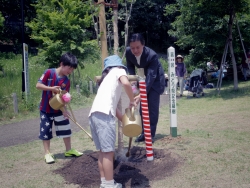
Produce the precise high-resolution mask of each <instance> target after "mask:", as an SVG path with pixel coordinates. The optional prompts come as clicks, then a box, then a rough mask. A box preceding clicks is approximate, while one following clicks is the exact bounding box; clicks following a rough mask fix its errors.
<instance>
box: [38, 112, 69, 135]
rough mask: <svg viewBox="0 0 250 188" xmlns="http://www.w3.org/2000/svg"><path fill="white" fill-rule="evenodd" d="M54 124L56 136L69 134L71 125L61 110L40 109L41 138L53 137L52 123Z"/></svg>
mask: <svg viewBox="0 0 250 188" xmlns="http://www.w3.org/2000/svg"><path fill="white" fill-rule="evenodd" d="M53 122H54V124H55V131H56V136H57V137H59V138H66V137H70V136H71V126H70V123H69V120H68V119H66V118H65V117H64V116H63V114H62V112H61V111H60V112H58V113H46V112H42V111H40V135H39V138H40V139H41V140H50V139H52V138H53V135H52V125H53Z"/></svg>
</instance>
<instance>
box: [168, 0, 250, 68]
mask: <svg viewBox="0 0 250 188" xmlns="http://www.w3.org/2000/svg"><path fill="white" fill-rule="evenodd" d="M231 13H232V15H233V16H234V15H235V16H236V19H237V20H238V22H239V28H240V31H241V34H242V36H243V38H244V43H245V46H246V48H249V47H250V43H249V42H248V41H249V39H250V33H249V27H248V23H249V21H250V20H249V16H248V15H249V13H250V12H249V2H248V1H247V0H241V1H233V0H230V1H227V0H219V1H213V0H212V1H211V0H201V1H200V0H199V1H198V0H176V3H175V4H172V5H171V6H167V7H166V15H172V14H175V15H176V14H177V16H176V20H175V21H174V22H172V24H171V26H172V29H171V30H169V31H168V33H169V34H170V35H171V36H173V37H176V38H177V41H176V44H177V45H178V46H179V47H180V48H182V49H185V50H186V52H187V53H188V54H189V55H190V58H189V59H190V61H191V63H192V64H194V65H196V66H204V62H206V61H209V60H211V59H212V60H214V61H220V60H221V57H222V54H223V50H224V46H225V43H226V40H227V39H228V37H229V33H228V32H229V31H228V24H229V15H230V14H231ZM232 39H233V44H234V51H235V53H236V57H241V54H242V52H243V49H242V46H241V43H240V37H239V33H238V30H237V25H236V22H235V21H234V22H233V37H232Z"/></svg>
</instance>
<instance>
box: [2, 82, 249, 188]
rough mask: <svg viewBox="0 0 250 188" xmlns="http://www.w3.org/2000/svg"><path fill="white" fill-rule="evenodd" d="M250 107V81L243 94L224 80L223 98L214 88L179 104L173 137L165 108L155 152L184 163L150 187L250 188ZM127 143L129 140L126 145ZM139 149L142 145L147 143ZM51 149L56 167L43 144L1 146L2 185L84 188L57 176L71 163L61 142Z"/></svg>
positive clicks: (84, 145) (85, 145) (84, 147)
mask: <svg viewBox="0 0 250 188" xmlns="http://www.w3.org/2000/svg"><path fill="white" fill-rule="evenodd" d="M249 109H250V82H249V81H248V82H240V83H239V90H238V91H233V86H232V82H230V83H227V82H226V81H223V85H222V88H221V92H220V95H219V96H218V95H217V91H216V90H215V89H211V90H205V96H204V97H201V98H190V99H187V98H186V97H182V98H181V99H179V100H177V132H178V135H179V136H178V138H171V137H170V136H169V134H170V124H169V122H170V119H169V118H170V116H169V106H163V107H161V109H160V118H159V123H158V127H157V133H156V142H155V143H154V145H153V148H159V149H166V150H168V151H170V152H171V153H172V154H173V155H176V156H179V158H180V159H181V160H182V163H181V165H180V166H179V167H178V168H177V169H176V170H175V171H174V173H173V174H172V175H171V176H168V177H166V178H164V179H161V180H157V181H153V182H150V186H151V187H152V188H166V187H178V188H182V187H183V188H194V187H202V188H204V187H210V188H211V187H220V188H229V187H233V188H234V187H243V188H249V187H250V178H249V177H250V163H249V161H250V147H249V143H250V117H249ZM180 138H181V139H180ZM127 141H128V139H127V138H126V139H124V145H125V146H127V145H128V143H127ZM72 142H73V145H74V147H75V148H77V149H79V150H81V151H84V152H85V153H89V152H94V151H95V147H94V144H93V142H91V141H90V139H89V138H88V137H87V136H86V135H85V134H84V133H83V132H82V131H80V132H77V133H75V134H74V136H73V137H72ZM139 146H142V147H143V146H144V143H141V144H139ZM51 150H52V151H53V153H54V154H55V155H56V156H57V160H56V163H55V164H53V165H47V164H45V162H44V161H43V148H42V145H41V141H34V142H30V143H27V144H22V145H16V146H11V147H6V148H0V153H1V155H0V161H1V164H0V176H1V179H0V184H1V187H13V188H15V187H18V188H20V187H30V188H32V187H46V188H50V187H51V188H55V187H56V188H59V187H60V188H61V187H67V188H68V187H69V188H71V187H72V188H76V187H79V185H75V184H69V183H68V182H66V181H65V180H64V179H63V178H62V177H61V176H59V175H58V174H54V173H53V170H55V169H58V168H61V167H63V166H64V165H65V163H66V162H67V161H69V160H72V159H68V158H64V157H63V150H64V146H63V143H62V140H60V139H58V138H54V139H53V140H52V143H51ZM164 160H168V159H164ZM142 173H143V172H142ZM82 178H84V177H82ZM93 178H99V177H93ZM148 178H150V177H148Z"/></svg>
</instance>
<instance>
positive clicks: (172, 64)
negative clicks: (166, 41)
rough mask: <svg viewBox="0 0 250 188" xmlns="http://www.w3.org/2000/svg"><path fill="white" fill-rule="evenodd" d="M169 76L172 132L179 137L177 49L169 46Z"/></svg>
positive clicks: (173, 135) (172, 134)
mask: <svg viewBox="0 0 250 188" xmlns="http://www.w3.org/2000/svg"><path fill="white" fill-rule="evenodd" d="M168 78H169V90H170V93H169V109H170V134H171V136H172V137H177V106H176V83H175V49H174V48H173V47H172V46H171V47H169V48H168Z"/></svg>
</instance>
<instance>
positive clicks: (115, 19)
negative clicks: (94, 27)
mask: <svg viewBox="0 0 250 188" xmlns="http://www.w3.org/2000/svg"><path fill="white" fill-rule="evenodd" d="M112 4H114V5H117V7H116V6H115V7H114V8H113V28H114V54H116V55H118V48H119V38H118V2H117V0H112Z"/></svg>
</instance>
